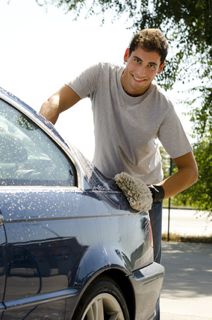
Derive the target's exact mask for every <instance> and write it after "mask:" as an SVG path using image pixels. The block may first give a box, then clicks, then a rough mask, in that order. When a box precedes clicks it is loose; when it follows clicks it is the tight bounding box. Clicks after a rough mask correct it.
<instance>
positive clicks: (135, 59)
mask: <svg viewBox="0 0 212 320" xmlns="http://www.w3.org/2000/svg"><path fill="white" fill-rule="evenodd" d="M134 61H135V62H136V63H138V64H141V63H142V60H141V59H138V58H137V57H134Z"/></svg>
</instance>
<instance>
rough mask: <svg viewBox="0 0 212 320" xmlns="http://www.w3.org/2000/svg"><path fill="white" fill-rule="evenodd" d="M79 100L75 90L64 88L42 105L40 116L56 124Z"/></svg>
mask: <svg viewBox="0 0 212 320" xmlns="http://www.w3.org/2000/svg"><path fill="white" fill-rule="evenodd" d="M79 100H80V97H79V96H78V95H77V94H76V92H75V91H74V90H73V89H71V88H70V87H68V86H63V87H62V88H61V89H60V90H59V91H57V92H56V93H54V94H53V95H52V96H51V97H50V98H49V99H48V100H47V101H45V102H44V103H43V104H42V106H41V108H40V114H42V115H43V116H44V117H45V118H46V119H48V120H49V121H51V122H52V123H53V124H55V123H56V121H57V119H58V117H59V114H60V113H61V112H63V111H65V110H67V109H69V108H70V107H72V106H73V105H74V104H76V103H77V102H78V101H79Z"/></svg>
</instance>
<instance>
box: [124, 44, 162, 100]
mask: <svg viewBox="0 0 212 320" xmlns="http://www.w3.org/2000/svg"><path fill="white" fill-rule="evenodd" d="M124 61H125V62H126V63H127V64H126V67H125V69H124V71H123V73H122V77H121V83H122V86H123V89H124V90H125V92H126V93H128V94H129V95H131V96H139V95H142V94H143V93H144V92H145V91H146V90H147V89H148V88H149V86H150V84H151V82H152V80H153V79H154V78H155V76H156V75H157V74H159V73H160V72H161V71H162V70H163V66H164V65H163V64H162V63H161V60H160V55H159V54H158V53H157V52H155V51H145V50H143V49H141V48H137V49H136V50H134V51H133V52H132V53H131V54H130V55H129V49H127V50H126V52H125V55H124Z"/></svg>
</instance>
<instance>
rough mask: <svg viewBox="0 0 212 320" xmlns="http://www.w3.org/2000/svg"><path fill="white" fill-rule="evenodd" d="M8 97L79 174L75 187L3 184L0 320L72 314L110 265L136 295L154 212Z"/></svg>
mask: <svg viewBox="0 0 212 320" xmlns="http://www.w3.org/2000/svg"><path fill="white" fill-rule="evenodd" d="M3 94H5V92H3ZM6 98H8V99H9V101H10V99H12V100H13V99H14V102H15V103H18V104H21V111H23V110H24V111H25V109H26V114H27V115H30V117H31V119H33V120H34V116H35V123H37V124H39V125H40V122H39V121H41V127H42V128H43V129H44V130H45V132H47V134H48V135H49V136H50V138H53V139H54V140H55V141H56V142H57V143H58V145H59V146H60V147H61V148H62V149H63V151H65V152H66V153H67V155H68V156H70V158H71V160H73V158H74V161H75V162H74V164H75V165H76V168H77V169H76V170H77V171H80V173H79V172H78V173H77V175H78V178H77V181H78V185H77V186H76V187H74V186H72V187H57V186H55V187H52V186H51V187H48V186H46V187H42V186H11V187H7V186H1V187H0V204H1V207H0V210H1V215H2V220H1V221H2V223H1V224H0V245H1V247H0V285H1V288H0V298H1V301H2V303H1V304H0V314H1V312H3V311H4V312H3V316H2V318H1V319H3V320H5V319H6V320H7V319H9V320H11V319H17V320H19V319H20V320H21V319H27V320H32V319H33V320H34V319H53V320H54V319H58V320H59V319H71V317H72V315H73V312H74V309H75V308H76V305H77V303H78V302H79V299H80V297H81V295H82V293H83V292H84V291H85V290H86V288H87V287H88V285H89V284H90V283H91V282H92V281H94V279H95V278H96V277H98V275H99V274H101V273H103V272H107V271H111V270H116V272H119V273H120V274H122V275H124V276H129V277H132V275H133V274H134V276H133V277H132V279H131V280H129V283H130V281H131V284H129V285H132V286H133V287H134V290H135V292H136V290H138V292H137V296H138V297H139V296H140V295H141V293H140V292H139V289H138V287H137V283H136V281H135V279H136V277H138V279H139V278H142V277H143V278H145V277H146V276H144V274H145V272H146V275H148V270H150V268H149V267H148V266H149V265H150V264H152V262H153V254H152V246H151V230H150V221H149V215H148V214H147V213H140V214H137V213H135V212H134V211H133V210H132V209H131V208H130V207H129V205H128V202H127V200H126V198H125V197H124V196H123V194H122V193H121V192H120V190H119V189H118V187H117V186H116V185H115V184H114V181H113V180H111V179H107V178H106V177H104V176H103V175H102V174H101V172H99V171H98V170H97V169H96V168H94V167H93V166H92V165H91V164H90V163H89V162H88V161H87V160H86V159H85V158H84V157H83V156H82V155H81V154H80V153H79V152H78V151H77V150H75V149H72V148H71V147H68V145H67V144H66V143H64V141H63V140H62V139H60V135H59V134H58V133H56V135H55V129H54V127H53V126H52V125H51V124H49V123H48V122H46V121H44V124H45V126H44V125H43V119H42V117H41V116H39V115H37V114H36V113H35V112H34V111H33V112H32V115H31V109H30V107H28V106H27V107H25V105H23V103H22V102H21V101H20V100H18V99H17V98H16V97H15V98H14V96H12V95H10V94H8V95H7V94H6ZM16 107H17V106H16ZM46 124H47V126H48V128H49V129H50V131H51V132H48V130H47V129H46ZM142 268H143V270H144V273H143V274H142V273H141V271H139V270H142ZM153 269H154V268H153ZM153 269H152V270H153ZM136 272H137V273H136ZM151 277H152V275H151V274H150V278H151ZM146 278H148V276H147V277H146ZM153 278H154V281H153V280H152V284H153V283H155V287H156V290H155V287H154V285H153V286H152V289H151V290H152V292H154V291H155V294H156V295H157V294H158V292H159V291H160V287H161V283H162V278H163V269H162V268H160V267H159V266H158V269H157V268H156V267H155V270H154V277H153ZM148 281H149V280H148ZM156 298H157V297H156ZM156 298H154V299H156ZM137 299H138V298H137ZM143 299H145V298H143ZM5 310H6V311H5ZM144 319H145V318H144Z"/></svg>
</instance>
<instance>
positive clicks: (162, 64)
mask: <svg viewBox="0 0 212 320" xmlns="http://www.w3.org/2000/svg"><path fill="white" fill-rule="evenodd" d="M164 66H165V63H164V62H163V63H161V64H160V66H159V69H158V74H159V73H161V72H162V71H163V69H164Z"/></svg>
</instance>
